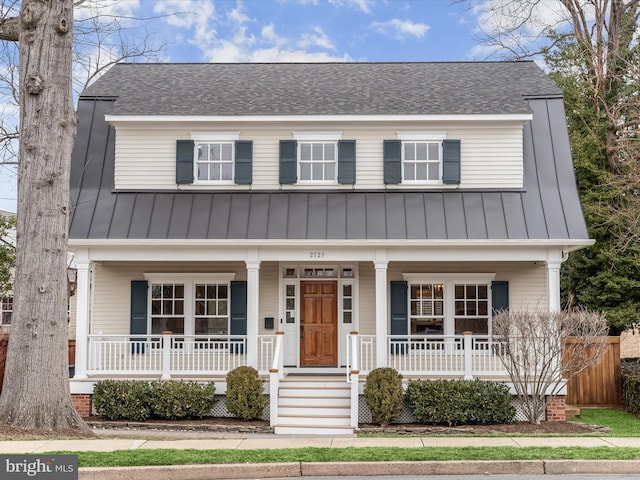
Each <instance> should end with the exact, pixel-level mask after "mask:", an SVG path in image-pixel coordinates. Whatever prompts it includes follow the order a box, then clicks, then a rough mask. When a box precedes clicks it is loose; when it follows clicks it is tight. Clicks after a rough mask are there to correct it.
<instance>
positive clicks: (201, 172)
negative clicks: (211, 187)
mask: <svg viewBox="0 0 640 480" xmlns="http://www.w3.org/2000/svg"><path fill="white" fill-rule="evenodd" d="M233 147H234V144H233V142H196V143H195V148H196V162H195V168H196V176H195V178H196V179H197V182H198V183H199V182H216V183H218V182H229V183H231V182H233V163H234V155H233V150H234V148H233Z"/></svg>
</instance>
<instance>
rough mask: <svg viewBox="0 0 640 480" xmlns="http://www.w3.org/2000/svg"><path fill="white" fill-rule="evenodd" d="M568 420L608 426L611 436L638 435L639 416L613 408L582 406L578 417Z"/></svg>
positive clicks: (639, 426)
mask: <svg viewBox="0 0 640 480" xmlns="http://www.w3.org/2000/svg"><path fill="white" fill-rule="evenodd" d="M570 421H575V422H584V423H590V424H592V425H602V426H605V427H609V428H610V429H611V433H609V434H608V435H609V436H611V437H640V418H638V417H636V416H634V415H631V414H629V413H626V412H623V411H622V410H617V409H614V408H583V409H581V411H580V418H575V419H571V420H570Z"/></svg>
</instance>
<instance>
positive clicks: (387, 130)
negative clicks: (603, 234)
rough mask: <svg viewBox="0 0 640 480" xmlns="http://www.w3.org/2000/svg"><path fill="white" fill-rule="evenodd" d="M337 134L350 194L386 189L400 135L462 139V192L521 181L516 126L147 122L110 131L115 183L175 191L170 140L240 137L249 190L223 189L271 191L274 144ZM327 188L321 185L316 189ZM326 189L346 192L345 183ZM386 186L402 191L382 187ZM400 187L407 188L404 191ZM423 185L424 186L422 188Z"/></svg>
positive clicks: (274, 169) (520, 150) (276, 185)
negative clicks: (351, 177)
mask: <svg viewBox="0 0 640 480" xmlns="http://www.w3.org/2000/svg"><path fill="white" fill-rule="evenodd" d="M294 131H295V132H302V131H307V132H314V131H316V132H317V131H334V132H342V138H343V139H345V140H356V158H357V161H356V179H357V181H356V185H355V188H356V189H372V188H384V187H385V185H384V178H383V161H382V147H383V140H390V139H395V138H397V133H398V132H403V131H411V132H419V131H425V132H429V131H446V136H447V138H450V139H460V140H461V149H462V150H461V156H462V166H461V185H460V187H461V188H467V187H468V188H500V187H509V188H512V187H513V188H518V187H522V184H523V166H522V158H523V147H522V126H521V125H519V124H500V125H490V126H487V125H486V124H483V125H471V124H457V125H455V124H454V125H443V124H434V123H425V122H422V123H418V122H413V123H412V122H404V123H402V124H398V125H390V124H386V125H383V124H373V125H358V126H356V127H354V125H353V124H330V125H325V124H321V123H316V124H305V125H304V126H303V127H302V126H301V125H300V124H290V125H285V124H279V125H268V126H265V125H259V124H255V123H254V124H241V125H229V124H225V125H223V126H216V125H215V124H185V125H181V127H180V128H176V127H175V126H171V125H162V124H156V125H151V124H147V125H146V126H145V125H141V126H132V125H117V126H116V150H115V151H116V165H115V186H116V188H117V189H123V190H127V189H135V190H138V189H150V190H154V189H161V190H167V189H175V188H178V187H177V185H176V183H175V150H176V140H179V139H182V140H185V139H189V138H190V137H191V133H196V132H200V133H201V132H211V133H221V132H239V135H240V139H243V140H252V141H253V185H251V186H250V187H249V186H246V185H237V186H233V185H232V186H228V185H225V187H224V188H234V189H238V190H243V189H248V188H252V189H254V190H272V189H277V188H280V185H279V182H278V178H279V165H278V153H279V140H285V139H292V138H293V132H294ZM179 188H183V189H196V190H197V189H199V188H202V189H207V190H210V189H211V185H207V186H197V185H181V186H180V187H179ZM283 188H284V189H291V190H295V189H298V188H303V189H308V188H309V186H308V185H307V186H297V185H285V186H283ZM318 188H326V187H318ZM330 188H344V189H349V190H350V189H351V188H352V187H351V186H350V185H337V186H331V187H330ZM388 188H402V187H401V186H388ZM405 188H406V186H405ZM422 188H424V187H422Z"/></svg>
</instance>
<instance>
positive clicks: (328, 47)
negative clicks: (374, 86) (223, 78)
mask: <svg viewBox="0 0 640 480" xmlns="http://www.w3.org/2000/svg"><path fill="white" fill-rule="evenodd" d="M365 3H367V2H366V1H365ZM216 7H217V8H216ZM224 7H228V4H227V3H226V2H225V3H222V2H218V3H215V2H214V0H159V1H158V2H157V5H156V6H155V7H154V13H156V14H167V15H168V14H170V13H172V12H175V11H178V10H182V11H183V12H191V13H184V14H177V15H173V16H168V17H167V18H166V19H165V21H166V23H168V24H169V25H171V26H172V27H173V34H174V35H175V37H176V38H183V37H184V38H186V42H187V43H189V44H191V45H193V46H195V47H197V48H198V49H199V50H200V52H201V55H202V58H203V60H204V61H208V62H302V61H304V62H329V61H349V60H351V58H350V57H349V56H348V55H347V54H344V55H336V54H335V51H336V50H337V47H336V44H335V42H334V41H333V39H332V38H331V37H330V36H329V35H327V34H326V33H325V32H324V30H323V29H322V28H320V27H314V28H312V29H311V30H310V31H308V32H303V33H301V34H297V35H296V36H295V37H286V36H283V35H280V34H279V33H278V32H277V31H276V27H275V26H274V24H273V23H267V24H264V23H261V21H260V20H259V19H256V18H252V17H250V16H249V14H248V13H247V10H246V9H245V5H244V3H243V2H242V1H241V0H237V1H236V3H235V5H234V6H232V8H230V9H229V8H227V9H226V10H225V9H224ZM193 12H197V14H194V13H193Z"/></svg>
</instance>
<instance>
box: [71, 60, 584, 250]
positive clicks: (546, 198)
mask: <svg viewBox="0 0 640 480" xmlns="http://www.w3.org/2000/svg"><path fill="white" fill-rule="evenodd" d="M344 65H345V64H340V66H341V67H342V66H344ZM347 65H350V64H347ZM410 65H412V66H413V65H422V64H410ZM426 65H428V66H429V68H435V67H434V66H433V65H434V64H426ZM435 65H438V66H439V67H440V68H442V69H444V70H446V71H447V72H449V71H450V69H451V68H452V66H455V67H456V68H458V67H459V65H467V64H435ZM471 65H472V66H474V65H481V66H483V68H484V66H485V65H490V69H492V70H493V69H496V68H498V66H500V65H503V66H504V68H505V69H506V70H508V71H512V70H514V69H515V70H517V71H520V73H524V72H523V71H521V70H520V69H521V68H524V67H526V68H525V70H526V71H529V70H530V68H531V65H533V64H531V63H530V62H508V63H504V64H503V63H491V64H471ZM285 66H287V65H286V64H285V65H281V64H278V65H271V66H269V67H273V69H274V70H277V71H279V72H280V73H282V69H284V68H285ZM373 66H375V67H378V66H379V67H380V68H382V69H383V70H384V69H386V68H387V66H386V64H383V65H379V64H365V65H362V66H361V65H360V64H355V67H358V68H360V67H362V68H363V70H367V69H370V68H372V67H373ZM164 67H165V66H153V65H126V64H125V65H122V66H120V65H117V66H116V67H114V69H115V70H114V69H112V71H110V72H109V73H107V74H106V75H105V76H104V77H103V78H102V79H100V80H99V81H98V82H96V84H95V85H94V86H93V87H90V88H89V89H88V90H87V92H86V94H85V95H84V96H83V97H81V99H80V102H79V107H78V115H79V118H80V123H79V126H78V135H77V140H76V144H75V149H74V153H73V159H72V176H71V190H72V192H71V195H72V198H71V201H72V205H73V213H72V218H71V222H70V238H71V239H211V240H249V239H258V240H294V239H295V240H300V239H308V240H318V241H321V240H371V239H376V240H476V239H488V240H526V239H529V240H546V239H557V240H565V239H566V240H571V239H580V240H582V239H588V234H587V229H586V225H585V222H584V218H583V215H582V210H581V207H580V203H579V198H578V194H577V189H576V185H575V177H574V174H573V166H572V162H571V152H570V148H569V138H568V134H567V127H566V123H565V115H564V106H563V101H562V98H560V97H557V88H556V87H555V86H553V88H551V87H550V86H549V84H550V83H551V81H550V80H548V79H547V78H546V76H544V75H543V74H542V76H543V77H544V79H545V80H544V81H542V82H541V87H540V89H541V90H540V89H538V90H536V89H534V88H533V86H534V84H535V82H532V81H531V78H532V77H533V76H529V77H527V78H528V79H527V78H519V79H518V82H520V83H521V84H522V85H524V87H523V86H522V85H520V86H518V87H517V88H514V89H513V90H518V91H520V93H518V95H520V98H519V100H518V101H517V102H516V101H515V96H516V95H515V94H513V98H514V101H513V105H516V104H520V103H522V104H523V105H525V106H526V110H527V111H528V112H532V113H533V120H532V121H531V122H529V123H528V124H527V125H525V127H524V165H525V171H524V179H525V185H524V189H523V190H521V191H520V190H518V191H514V190H502V191H501V190H499V189H498V190H490V191H465V190H442V191H439V190H425V191H415V190H412V191H398V190H393V191H388V190H378V191H369V192H364V191H359V190H351V191H317V190H316V191H295V192H294V191H262V190H254V191H246V190H243V191H217V192H202V191H198V192H193V191H184V190H181V191H171V192H153V191H141V192H119V191H114V184H113V173H114V155H115V154H114V150H115V135H114V129H113V127H112V126H110V125H109V124H108V123H107V122H105V120H104V116H105V114H114V113H118V114H127V113H126V112H129V113H131V114H134V113H135V114H142V113H143V112H147V113H148V112H151V111H153V112H155V113H154V114H163V113H162V112H163V111H164V109H165V108H166V105H161V106H158V105H160V104H162V100H161V99H162V98H164V97H163V95H164V94H163V93H162V92H160V94H159V96H160V98H159V97H158V96H157V95H155V94H154V95H152V91H150V90H146V97H145V98H146V101H145V103H146V104H147V105H148V106H147V107H144V106H143V105H138V104H137V103H136V102H134V103H133V104H132V105H125V103H124V102H123V100H124V99H131V98H132V97H131V95H132V94H131V91H133V90H136V89H138V90H140V91H142V92H145V88H142V87H141V85H140V84H139V81H140V78H141V77H143V78H147V77H152V76H153V75H149V72H150V71H151V70H153V71H154V72H156V73H157V72H158V71H160V70H166V71H171V70H172V69H174V68H177V66H173V65H169V66H168V68H167V69H165V68H164ZM181 67H182V68H185V67H184V66H181ZM187 67H189V66H187ZM215 67H219V68H220V69H221V71H222V72H223V74H222V76H224V75H229V74H230V73H229V71H231V70H234V71H236V72H237V71H238V70H239V69H240V67H247V68H248V69H249V70H251V68H249V67H252V66H251V65H250V66H245V65H240V66H238V69H237V68H235V65H234V66H233V67H234V68H231V66H229V65H222V66H218V65H215ZM262 67H264V66H261V67H260V68H257V70H260V69H261V68H262ZM276 67H277V68H276ZM313 67H315V65H304V66H298V65H288V68H291V69H292V70H296V71H298V69H299V68H300V69H302V70H303V71H310V70H311V71H312V70H313ZM336 67H337V65H336V64H329V65H323V66H321V68H330V69H333V68H336ZM189 68H191V67H189ZM193 68H195V66H194V67H193ZM208 68H213V66H209V65H207V66H206V68H204V70H206V69H208ZM388 68H391V69H393V68H400V69H402V68H406V65H405V64H399V65H396V64H390V65H389V67H388ZM425 68H426V67H425ZM535 71H538V72H539V71H540V70H539V69H538V68H537V67H535ZM112 72H113V73H112ZM129 75H131V77H130V78H129V84H128V85H127V86H126V89H127V92H123V93H122V95H121V96H120V97H119V98H118V99H117V100H115V101H114V99H113V98H96V96H101V95H104V96H105V97H113V95H114V94H115V92H116V91H117V90H118V88H121V87H122V88H125V87H124V85H122V81H123V79H124V78H127V76H129ZM154 75H155V74H154ZM538 76H539V75H538ZM291 78H297V76H296V75H292V76H291ZM110 79H111V80H113V81H112V82H111V81H110ZM513 81H514V83H518V82H516V81H515V79H514V80H513ZM167 82H170V83H171V84H173V83H175V80H174V79H172V78H171V77H168V79H167ZM353 82H354V83H357V81H356V80H353ZM178 83H179V82H178ZM213 83H214V84H215V83H216V82H213ZM551 85H553V84H552V83H551ZM525 87H526V88H525ZM257 88H258V87H257V86H256V87H254V89H253V90H256V89H257ZM494 89H497V90H500V88H497V86H496V85H494ZM253 90H252V91H253ZM265 90H267V91H265V92H263V95H267V96H268V95H269V92H268V89H265ZM473 92H474V94H476V95H477V93H478V90H477V89H475V90H473ZM524 92H528V93H527V94H526V95H529V94H531V95H532V96H536V97H537V98H529V99H527V100H525V99H524V98H523V97H522V95H525V93H524ZM544 92H549V93H548V95H549V98H544V97H543V96H542V94H543V93H544ZM385 93H386V92H385ZM509 95H511V94H507V95H506V96H509ZM178 96H179V95H178ZM461 96H467V97H469V98H473V97H474V95H470V94H468V93H464V94H460V95H459V97H458V98H461ZM90 97H93V98H90ZM379 97H380V98H383V97H385V95H379ZM225 101H226V100H225V99H221V100H220V102H221V104H222V105H224V104H225ZM278 101H281V102H284V100H282V99H280V100H278ZM278 101H276V102H275V103H278ZM354 101H355V100H354ZM357 101H362V104H363V105H365V104H366V102H364V101H363V100H362V99H358V100H357ZM389 101H390V100H388V99H387V100H385V101H384V102H389ZM384 102H383V101H382V100H380V102H379V104H380V105H382V103H384ZM201 103H202V104H203V105H205V106H206V104H207V102H206V101H203V102H201ZM258 103H259V102H258V101H256V104H258ZM285 103H286V102H285ZM471 103H472V104H473V103H474V102H471ZM445 104H446V101H443V102H442V104H438V105H439V106H438V107H437V108H441V109H442V112H444V111H445V110H444V106H445ZM376 105H377V104H376ZM433 105H435V104H432V105H431V106H432V107H433ZM475 105H476V106H477V105H479V103H478V102H475ZM134 107H135V108H134ZM138 107H140V108H141V110H138V109H137V108H138ZM334 107H335V105H334V106H332V107H331V109H327V110H324V111H325V113H326V112H329V110H330V111H331V112H332V113H337V112H339V111H340V112H343V111H347V110H346V106H345V107H341V108H344V110H342V109H341V108H338V107H335V108H337V109H334ZM208 108H209V109H208V110H206V111H207V112H208V113H212V112H214V111H215V112H218V113H219V112H220V111H222V110H220V109H221V108H223V107H220V108H217V107H216V106H211V105H209V107H208ZM224 108H227V107H224ZM296 108H298V107H295V106H294V107H291V108H290V109H289V110H288V112H289V113H291V112H293V111H294V110H295V109H296ZM376 108H380V107H379V106H378V107H376ZM408 108H409V107H407V106H406V105H405V106H404V107H403V109H402V111H403V112H404V113H408V112H409V111H415V112H417V111H419V110H417V104H416V105H414V106H413V107H411V108H416V110H407V109H408ZM434 108H435V107H434ZM473 108H476V107H473ZM517 109H520V110H522V111H523V110H525V109H524V108H522V106H521V105H518V106H517ZM462 110H463V109H462V108H461V109H460V111H462ZM203 111H204V110H203ZM296 111H297V110H296ZM355 111H358V110H357V109H356V110H355ZM355 111H354V110H349V112H350V113H352V114H353V113H355ZM397 111H400V110H397ZM506 111H507V112H509V113H514V111H512V110H510V107H509V108H507V109H506ZM242 112H243V111H242V110H240V111H238V112H236V113H242ZM487 112H488V110H487V111H484V113H487ZM174 113H176V112H174ZM244 113H246V112H244ZM305 113H311V112H308V111H307V112H305ZM316 113H317V112H316ZM386 113H387V114H389V113H390V112H386ZM421 113H425V112H424V111H421ZM447 113H452V112H451V111H449V110H447ZM502 113H505V111H503V112H502ZM149 114H150V113H149Z"/></svg>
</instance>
